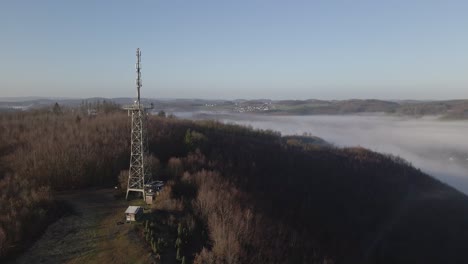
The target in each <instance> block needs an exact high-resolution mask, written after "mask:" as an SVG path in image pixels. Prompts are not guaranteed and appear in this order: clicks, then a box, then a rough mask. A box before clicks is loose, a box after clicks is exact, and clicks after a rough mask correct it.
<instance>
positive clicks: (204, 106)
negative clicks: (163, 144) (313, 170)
mask: <svg viewBox="0 0 468 264" xmlns="http://www.w3.org/2000/svg"><path fill="white" fill-rule="evenodd" d="M132 101H133V99H131V98H112V99H106V98H88V99H47V98H35V99H31V98H25V100H22V99H21V98H13V99H8V98H3V100H2V98H0V111H2V110H3V111H14V110H24V109H34V108H40V107H44V106H49V105H52V104H53V103H55V102H59V103H60V104H61V105H64V106H70V107H87V108H91V106H92V105H97V104H98V103H99V104H100V105H101V104H104V103H114V104H128V103H131V102H132ZM143 101H144V102H146V103H148V104H149V103H153V104H154V106H155V111H161V110H164V111H166V112H190V111H216V112H220V111H225V112H240V113H250V112H252V113H262V114H275V115H346V114H358V113H386V114H390V115H402V116H416V117H420V116H427V115H437V116H440V117H441V119H468V100H446V101H418V100H399V101H397V100H394V101H385V100H374V99H369V100H360V99H352V100H328V101H327V100H316V99H309V100H269V99H258V100H243V99H238V100H204V99H167V100H156V99H143Z"/></svg>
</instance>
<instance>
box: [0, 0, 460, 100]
mask: <svg viewBox="0 0 468 264" xmlns="http://www.w3.org/2000/svg"><path fill="white" fill-rule="evenodd" d="M137 47H139V48H141V49H142V55H143V57H142V65H143V69H142V74H143V88H142V93H143V96H144V97H152V98H194V97H196V98H226V99H232V98H272V99H278V98H291V99H305V98H319V99H347V98H379V99H408V98H410V99H449V98H454V99H458V98H468V1H466V0H465V1H451V0H446V1H443V0H385V1H377V0H374V1H371V0H367V1H359V0H354V1H353V0H348V1H333V0H323V1H313V0H308V1H292V0H291V1H286V0H283V1H275V0H265V1H261V0H235V1H234V0H232V1H222V0H210V1H203V0H196V1H195V0H186V1H178V0H166V1H157V0H152V1H128V0H126V1H98V0H96V1H85V0H80V1H66V0H60V1H46V0H41V1H37V0H31V1H22V0H15V1H2V2H1V3H0V97H9V96H56V97H93V96H103V97H109V98H110V97H131V96H134V94H135V92H134V91H135V85H134V78H135V73H134V63H135V49H136V48H137Z"/></svg>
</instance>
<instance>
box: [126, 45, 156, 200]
mask: <svg viewBox="0 0 468 264" xmlns="http://www.w3.org/2000/svg"><path fill="white" fill-rule="evenodd" d="M136 57H137V62H136V75H137V77H136V88H137V97H136V99H135V101H134V102H133V104H132V105H127V106H124V109H125V110H128V114H129V115H131V116H132V131H131V153H130V168H129V172H128V185H127V195H126V196H125V197H126V199H128V193H129V192H141V193H142V195H143V199H145V184H146V183H147V182H148V181H149V180H151V179H150V178H151V174H150V172H149V170H148V169H149V168H148V166H145V165H146V164H145V157H146V156H147V155H148V138H147V132H146V121H147V114H146V110H148V109H152V108H153V107H152V105H151V106H148V105H147V106H145V105H144V104H143V103H141V101H140V89H141V86H142V84H141V51H140V49H137V51H136Z"/></svg>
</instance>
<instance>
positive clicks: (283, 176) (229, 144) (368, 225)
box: [154, 120, 468, 263]
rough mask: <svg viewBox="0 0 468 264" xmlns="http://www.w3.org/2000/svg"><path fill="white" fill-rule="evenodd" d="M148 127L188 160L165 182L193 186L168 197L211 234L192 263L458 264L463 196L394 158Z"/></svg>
mask: <svg viewBox="0 0 468 264" xmlns="http://www.w3.org/2000/svg"><path fill="white" fill-rule="evenodd" d="M154 125H155V126H159V127H160V128H161V130H162V131H164V130H170V131H172V132H174V133H169V134H172V135H177V136H176V137H175V138H172V140H175V141H174V142H172V143H171V144H172V145H173V146H174V147H175V148H174V149H172V150H173V152H180V153H183V152H184V146H183V145H182V144H181V142H182V141H183V142H184V143H185V147H186V149H185V150H188V151H189V153H188V154H182V155H179V156H178V157H180V158H179V159H178V158H171V159H170V160H169V164H173V166H169V165H168V167H172V168H173V169H174V171H178V173H176V175H179V177H175V176H171V178H170V179H175V180H176V183H177V182H178V183H179V184H181V185H184V184H191V185H193V186H194V187H195V188H182V190H185V191H182V194H181V189H180V188H175V189H174V188H173V191H174V190H177V191H176V192H175V193H174V196H175V197H181V199H183V200H188V202H185V203H184V204H187V205H190V206H186V208H185V209H186V210H187V208H191V209H190V210H188V211H192V212H194V215H199V216H200V217H201V219H204V221H205V224H206V226H207V229H208V231H209V234H210V242H209V243H207V244H206V245H204V249H203V250H202V251H201V252H199V253H198V254H196V257H195V258H194V261H195V262H196V263H249V262H250V260H253V261H254V262H253V263H314V262H315V263H332V262H335V263H414V262H424V263H440V262H444V261H449V262H460V261H463V259H464V256H463V254H461V253H460V252H462V251H460V250H461V248H464V249H467V246H461V245H467V242H468V231H463V232H461V233H460V232H459V231H460V230H465V228H466V227H467V225H468V224H467V223H468V200H467V198H466V196H464V195H463V194H461V193H460V192H458V191H456V190H454V189H452V188H450V187H448V186H446V185H444V184H442V183H440V182H439V181H437V180H435V179H433V178H431V177H429V176H428V175H426V174H424V173H423V172H421V171H420V170H418V169H415V168H414V167H412V166H411V164H409V163H408V162H406V161H405V160H403V159H401V158H399V157H395V156H391V155H383V154H379V153H376V152H372V151H369V150H366V149H363V148H344V149H341V148H334V147H330V146H327V145H325V144H323V142H321V141H317V140H316V139H314V138H312V139H310V138H309V137H305V138H301V137H285V138H283V137H281V136H280V135H279V134H278V133H275V132H272V131H252V130H251V129H247V128H243V127H239V126H233V125H223V124H220V123H217V122H211V121H203V122H196V123H193V122H189V121H177V120H169V121H168V120H161V123H154ZM154 129H156V127H154ZM176 131H178V132H176ZM183 131H185V134H184V133H183ZM169 134H167V135H169ZM159 136H160V137H161V139H162V141H166V140H168V141H171V139H170V138H169V137H168V138H166V139H164V138H165V136H164V134H160V135H159ZM317 143H318V144H317ZM164 162H165V161H164ZM182 171H184V172H186V173H181V172H182ZM174 177H175V178H174ZM175 186H177V184H176V185H175ZM193 189H195V190H196V191H195V192H194V191H193ZM194 193H195V194H194ZM174 204H176V203H174ZM179 204H180V203H179ZM432 213H433V214H432ZM246 214H247V215H249V217H251V219H252V220H246V219H249V217H247V216H246ZM437 215H439V216H440V215H443V216H444V218H443V219H441V218H440V217H437ZM250 221H253V222H250ZM245 226H249V228H252V229H244V227H245ZM456 232H458V233H457V235H455V234H454V233H456ZM419 238H424V241H421V240H420V239H419ZM447 245H450V246H447Z"/></svg>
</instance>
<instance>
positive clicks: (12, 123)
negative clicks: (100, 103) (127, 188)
mask: <svg viewBox="0 0 468 264" xmlns="http://www.w3.org/2000/svg"><path fill="white" fill-rule="evenodd" d="M129 129H130V128H129V124H128V119H127V116H126V115H125V114H124V113H113V112H110V113H109V114H104V115H96V116H88V115H87V114H82V113H81V112H80V111H72V109H64V108H62V107H60V106H58V105H55V106H52V107H51V108H47V109H41V110H36V111H28V112H13V113H4V114H2V115H0V186H1V187H0V197H1V199H0V210H1V211H2V214H1V215H0V257H2V256H7V255H8V254H10V253H15V252H18V250H20V249H21V248H23V247H24V246H26V245H27V244H28V243H29V242H30V241H32V240H33V239H34V237H35V236H37V235H38V234H40V232H42V230H43V229H44V227H45V226H46V225H47V224H48V223H49V222H50V221H52V220H53V219H54V218H55V217H57V216H58V215H59V213H60V210H59V209H60V207H59V206H58V205H57V204H56V203H55V202H54V199H53V197H52V194H51V190H70V189H77V188H83V187H87V186H111V185H112V184H115V183H116V182H117V181H116V176H117V175H118V172H120V171H121V170H122V169H123V168H125V167H128V160H129V155H128V153H129V132H128V131H129Z"/></svg>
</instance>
